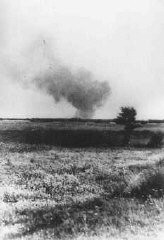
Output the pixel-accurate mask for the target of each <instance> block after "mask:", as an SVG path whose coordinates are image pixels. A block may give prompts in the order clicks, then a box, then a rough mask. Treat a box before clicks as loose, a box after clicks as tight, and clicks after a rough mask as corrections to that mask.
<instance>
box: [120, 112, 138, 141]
mask: <svg viewBox="0 0 164 240" xmlns="http://www.w3.org/2000/svg"><path fill="white" fill-rule="evenodd" d="M136 115H137V112H136V110H135V109H134V108H133V107H121V112H120V113H119V114H118V116H117V118H116V123H117V124H121V125H124V126H125V128H124V129H125V136H124V144H125V145H130V137H131V134H132V131H133V129H134V128H136V127H137V124H136Z"/></svg>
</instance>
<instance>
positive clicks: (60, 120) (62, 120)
mask: <svg viewBox="0 0 164 240" xmlns="http://www.w3.org/2000/svg"><path fill="white" fill-rule="evenodd" d="M0 120H1V121H2V120H11V121H12V120H14V121H30V122H95V123H115V121H116V119H83V118H0ZM136 122H137V123H140V124H147V123H164V119H162V120H159V119H148V120H137V121H136Z"/></svg>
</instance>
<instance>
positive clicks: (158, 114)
mask: <svg viewBox="0 0 164 240" xmlns="http://www.w3.org/2000/svg"><path fill="white" fill-rule="evenodd" d="M56 61H57V62H56ZM59 63H62V64H64V65H66V66H68V67H69V68H70V69H72V70H77V69H86V70H87V71H90V72H91V73H93V74H94V76H95V77H96V79H98V80H99V81H100V82H101V81H102V82H103V81H107V82H109V86H110V88H111V94H110V95H109V97H108V99H107V101H106V102H105V104H104V105H103V106H100V108H99V109H97V111H96V112H95V115H94V118H113V117H115V116H116V114H117V113H118V111H119V108H120V106H124V105H130V106H134V107H135V108H136V109H137V113H138V118H139V119H148V118H149V119H150V118H153V119H164V0H124V1H122V0H69V1H68V0H48V1H47V0H28V1H24V0H14V1H13V0H0V84H1V87H0V117H22V118H23V117H25V118H26V117H54V118H55V117H73V116H74V114H75V108H74V107H73V106H71V104H69V103H68V102H67V101H66V100H65V99H62V100H61V101H59V102H56V103H55V102H54V99H53V97H52V96H51V95H48V94H46V93H45V92H43V91H38V89H37V88H35V87H31V86H29V82H30V81H31V79H32V78H33V76H34V75H35V74H36V73H42V71H43V70H46V69H47V68H51V66H52V67H53V65H54V64H59Z"/></svg>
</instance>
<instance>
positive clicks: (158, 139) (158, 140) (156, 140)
mask: <svg viewBox="0 0 164 240" xmlns="http://www.w3.org/2000/svg"><path fill="white" fill-rule="evenodd" d="M162 140H163V134H162V133H161V132H156V133H154V134H153V135H152V136H151V138H150V140H149V142H148V147H153V148H156V147H161V146H162Z"/></svg>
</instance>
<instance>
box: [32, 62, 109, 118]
mask: <svg viewBox="0 0 164 240" xmlns="http://www.w3.org/2000/svg"><path fill="white" fill-rule="evenodd" d="M33 81H34V84H35V85H36V87H38V88H40V89H42V90H43V91H46V92H47V93H48V94H50V95H51V96H52V97H53V99H54V100H55V102H59V101H60V100H62V99H65V100H67V101H68V102H69V103H70V104H72V106H74V107H75V108H76V109H77V111H76V117H80V118H91V117H93V115H94V113H95V110H96V109H97V108H98V107H101V106H102V104H103V103H104V101H105V100H106V99H107V97H108V95H109V93H110V88H109V85H108V82H99V81H97V80H96V79H94V77H93V75H92V74H91V73H90V72H87V71H84V70H81V71H79V72H76V73H73V72H71V71H70V70H69V69H68V68H67V67H63V66H60V67H58V68H57V69H51V70H47V72H46V73H43V74H39V75H38V76H37V77H35V78H34V80H33Z"/></svg>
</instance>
